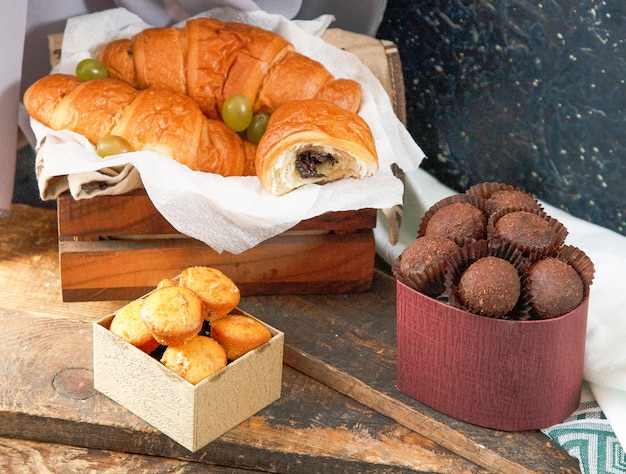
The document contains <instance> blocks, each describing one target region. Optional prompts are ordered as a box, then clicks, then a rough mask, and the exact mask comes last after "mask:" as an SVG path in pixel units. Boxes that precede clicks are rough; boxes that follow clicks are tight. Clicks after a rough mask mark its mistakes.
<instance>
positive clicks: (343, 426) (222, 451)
mask: <svg viewBox="0 0 626 474" xmlns="http://www.w3.org/2000/svg"><path fill="white" fill-rule="evenodd" d="M0 251H2V254H1V255H2V259H0V330H1V331H2V334H3V340H4V341H5V343H4V345H3V352H2V354H3V355H2V357H0V436H5V437H17V438H22V439H28V440H37V441H39V442H44V443H48V442H53V443H65V444H68V445H72V446H75V447H84V448H90V449H100V450H102V449H108V450H114V451H117V452H119V453H137V454H143V455H158V456H166V457H171V458H176V459H180V460H186V461H195V462H197V463H200V465H202V466H204V468H206V467H207V465H214V464H218V465H225V466H231V467H233V469H235V468H236V469H250V470H256V471H281V472H294V471H300V472H320V471H326V472H355V471H360V472H426V473H428V472H432V473H438V472H460V473H478V472H484V470H483V469H482V468H480V467H478V466H476V465H475V464H473V463H471V462H469V461H467V460H465V459H463V458H462V457H460V456H458V455H455V454H452V453H451V452H449V451H448V450H446V449H444V448H441V447H440V446H438V445H437V444H435V443H433V442H432V441H430V440H428V439H426V438H424V437H422V436H420V435H418V434H417V433H415V432H413V431H411V430H409V429H407V428H406V427H404V426H402V425H400V424H397V423H394V422H392V421H391V420H390V419H389V418H387V417H385V416H382V415H380V414H378V413H377V412H376V411H374V410H371V409H369V408H367V407H365V406H363V405H361V404H360V403H357V402H355V401H353V400H352V399H350V398H348V397H346V396H343V395H341V394H339V393H338V392H336V391H335V390H332V389H330V388H329V387H327V386H325V385H323V384H320V383H319V382H316V381H314V380H313V379H311V378H309V377H307V376H304V375H303V374H302V373H300V372H297V371H295V370H293V369H291V368H289V367H285V370H284V377H283V394H282V397H281V399H280V400H279V401H278V402H276V403H274V404H272V405H270V406H269V407H267V408H266V409H264V410H262V411H261V412H259V413H258V414H257V415H255V416H253V417H252V418H250V419H248V420H247V421H246V422H244V423H242V424H241V425H239V426H238V427H236V428H235V429H233V430H231V431H229V432H228V433H226V434H224V435H223V436H222V437H220V438H218V440H216V441H215V442H213V443H211V444H210V445H208V446H207V447H206V448H204V449H203V450H200V451H199V452H197V453H194V454H191V453H189V452H188V451H187V450H185V449H184V448H182V447H180V446H179V445H177V444H176V443H174V442H173V441H171V440H170V439H169V438H167V437H166V436H164V435H162V434H161V433H159V432H158V431H156V430H155V429H154V428H152V427H150V426H149V425H147V424H146V423H145V422H143V421H142V420H140V419H138V418H137V417H135V416H134V415H132V414H131V413H130V412H128V411H127V410H125V409H124V408H122V407H120V406H119V405H117V404H115V403H113V402H112V401H110V400H109V399H107V398H106V397H104V396H102V395H100V394H98V393H95V392H94V391H93V380H92V373H91V367H92V365H91V360H92V359H91V358H92V352H91V322H92V321H94V320H97V319H100V318H101V317H102V316H103V315H104V314H107V313H110V312H111V311H113V310H114V309H116V308H118V307H120V306H121V304H123V302H98V303H63V302H62V301H61V300H60V282H59V273H58V263H57V257H58V256H57V254H56V225H55V212H54V211H50V210H41V209H33V208H29V207H27V206H14V208H13V215H12V216H11V217H10V218H9V220H2V221H0ZM1 446H5V445H1ZM2 449H4V451H3V453H7V454H8V455H9V457H8V460H7V461H6V462H7V463H9V462H11V463H12V462H16V463H19V462H20V461H19V460H20V459H22V458H21V456H22V455H23V453H22V452H21V451H20V452H14V451H11V449H9V448H6V449H5V448H2V447H0V450H2ZM73 449H75V448H72V447H68V451H67V452H66V453H65V454H62V452H61V451H60V448H59V450H57V449H55V450H54V452H50V453H49V454H46V453H45V452H44V453H42V452H41V451H40V456H41V459H42V462H44V463H45V462H50V463H53V462H55V459H59V456H65V455H67V456H69V457H71V456H73V455H75V451H73ZM27 452H30V453H31V454H32V451H29V450H28V449H27ZM90 452H92V451H90ZM11 453H12V454H11ZM55 453H56V454H55ZM72 453H74V454H72ZM92 453H93V452H92ZM107 456H108V455H107ZM116 459H117V458H116ZM3 462H5V461H4V460H3ZM77 462H78V461H77ZM117 462H118V461H115V460H114V461H112V462H111V464H110V465H111V466H116V465H117V464H116V463H117ZM136 462H139V461H136ZM146 462H147V461H146ZM103 463H104V461H103ZM7 465H8V466H12V465H13V464H7ZM16 465H19V464H16ZM79 465H80V464H79ZM2 467H4V465H2ZM98 467H99V468H100V467H101V466H100V465H98ZM99 470H100V469H99ZM173 471H174V472H175V470H174V469H173ZM8 472H10V471H8ZM16 472H21V471H19V470H18V471H16ZM77 472H80V470H78V469H77ZM150 472H152V471H150ZM155 472H159V471H158V470H157V471H155ZM162 472H172V471H170V470H165V469H164V470H163V471H162Z"/></svg>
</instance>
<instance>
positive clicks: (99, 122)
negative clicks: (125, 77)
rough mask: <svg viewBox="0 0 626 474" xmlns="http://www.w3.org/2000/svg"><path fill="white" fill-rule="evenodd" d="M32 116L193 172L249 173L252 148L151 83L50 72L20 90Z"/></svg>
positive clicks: (194, 105)
mask: <svg viewBox="0 0 626 474" xmlns="http://www.w3.org/2000/svg"><path fill="white" fill-rule="evenodd" d="M24 106H25V108H26V110H27V111H28V113H29V114H30V116H31V117H33V118H35V119H36V120H38V121H40V122H41V123H43V124H44V125H47V126H49V127H50V128H52V129H54V130H63V129H68V130H72V131H74V132H76V133H79V134H81V135H84V136H85V137H86V138H87V139H88V140H89V141H90V142H91V143H92V144H94V145H95V144H96V143H97V142H98V140H99V139H100V138H102V137H105V136H107V135H119V136H121V137H124V138H125V139H126V140H128V142H129V143H130V144H131V145H132V147H133V149H135V150H151V151H155V152H158V153H161V154H163V155H166V156H170V157H172V158H174V159H175V160H176V161H178V162H180V163H182V164H184V165H186V166H188V167H189V168H191V169H192V170H196V171H204V172H210V173H217V174H221V175H223V176H241V175H243V174H244V172H246V173H248V174H254V167H253V166H252V165H251V164H250V161H252V163H253V162H254V155H255V148H256V147H254V146H251V145H244V141H243V140H242V139H241V138H240V137H239V135H237V134H236V133H235V132H233V131H232V130H231V129H230V128H228V127H227V126H226V125H225V124H224V123H223V122H222V121H220V120H211V119H208V118H207V117H206V116H204V115H203V113H202V112H201V110H200V108H199V107H198V104H197V103H196V102H195V101H193V100H192V99H190V98H189V97H187V96H186V95H183V94H180V93H177V92H172V91H168V90H164V89H160V88H156V87H149V88H147V89H144V90H139V91H138V90H137V89H135V88H134V87H133V86H131V85H130V84H127V83H125V82H122V81H119V80H117V79H111V78H107V79H95V80H92V81H85V82H83V81H81V80H80V79H78V78H77V77H76V76H72V75H66V74H50V75H48V76H44V77H42V78H41V79H39V80H37V81H36V82H35V83H34V84H32V85H31V86H30V87H29V88H28V89H27V90H26V92H25V93H24Z"/></svg>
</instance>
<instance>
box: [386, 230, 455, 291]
mask: <svg viewBox="0 0 626 474" xmlns="http://www.w3.org/2000/svg"><path fill="white" fill-rule="evenodd" d="M458 249H459V246H458V245H457V244H455V243H454V242H453V241H452V240H450V239H446V238H444V237H431V236H423V237H418V238H417V239H415V240H414V241H413V242H411V243H410V244H409V245H408V246H407V247H406V248H405V249H404V250H403V251H402V254H400V257H398V259H397V260H396V262H395V263H394V265H393V267H392V271H393V273H394V276H395V277H396V278H398V279H399V280H401V281H402V282H403V283H405V284H407V285H409V286H411V287H412V288H413V289H415V290H418V291H421V292H422V293H425V294H428V295H431V296H437V295H439V294H441V293H442V292H443V290H444V287H443V273H444V270H445V268H446V265H447V262H448V261H449V259H450V257H451V256H452V255H453V254H455V253H456V252H457V251H458Z"/></svg>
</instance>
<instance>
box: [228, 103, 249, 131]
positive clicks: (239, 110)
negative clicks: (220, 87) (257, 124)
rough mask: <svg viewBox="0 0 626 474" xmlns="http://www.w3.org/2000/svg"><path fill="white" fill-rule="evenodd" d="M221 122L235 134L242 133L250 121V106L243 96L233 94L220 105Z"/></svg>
mask: <svg viewBox="0 0 626 474" xmlns="http://www.w3.org/2000/svg"><path fill="white" fill-rule="evenodd" d="M222 120H223V121H224V123H225V124H226V125H227V126H228V127H230V128H232V129H233V130H234V131H235V132H243V131H244V130H245V129H246V128H248V125H250V121H251V120H252V104H251V103H250V99H248V98H247V97H246V96H245V95H243V94H233V95H231V96H230V97H228V98H227V99H226V100H225V101H224V105H222Z"/></svg>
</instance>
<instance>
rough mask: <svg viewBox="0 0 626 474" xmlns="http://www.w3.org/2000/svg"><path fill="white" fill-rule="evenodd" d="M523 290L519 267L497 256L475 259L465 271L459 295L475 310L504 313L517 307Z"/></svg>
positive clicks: (484, 313) (483, 313)
mask: <svg viewBox="0 0 626 474" xmlns="http://www.w3.org/2000/svg"><path fill="white" fill-rule="evenodd" d="M520 294H521V281H520V277H519V273H518V271H517V269H516V268H515V267H514V266H513V264H511V263H510V262H508V261H507V260H505V259H503V258H499V257H494V256H487V257H482V258H480V259H478V260H476V261H475V262H473V263H472V264H471V265H470V266H469V267H468V268H467V269H466V270H465V271H464V272H463V273H462V275H461V279H460V280H459V284H458V290H457V296H458V298H459V300H460V301H461V303H462V304H463V305H464V306H465V307H467V308H468V309H469V310H470V311H471V312H473V313H477V314H482V315H485V316H501V315H505V314H507V313H509V312H511V311H512V310H513V308H515V306H516V305H517V302H518V300H519V298H520Z"/></svg>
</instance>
